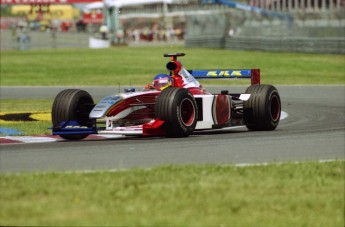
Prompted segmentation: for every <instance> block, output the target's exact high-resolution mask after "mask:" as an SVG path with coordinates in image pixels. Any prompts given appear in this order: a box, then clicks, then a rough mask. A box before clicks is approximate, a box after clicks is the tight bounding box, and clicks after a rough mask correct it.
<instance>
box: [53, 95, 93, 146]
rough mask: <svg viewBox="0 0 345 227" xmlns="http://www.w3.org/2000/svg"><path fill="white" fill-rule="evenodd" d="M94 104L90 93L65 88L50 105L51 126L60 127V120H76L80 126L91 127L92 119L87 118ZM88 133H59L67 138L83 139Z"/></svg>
mask: <svg viewBox="0 0 345 227" xmlns="http://www.w3.org/2000/svg"><path fill="white" fill-rule="evenodd" d="M93 106H94V101H93V99H92V97H91V95H90V94H89V93H88V92H86V91H83V90H79V89H67V90H63V91H61V92H60V93H59V94H58V95H57V96H56V98H55V100H54V103H53V107H52V122H53V128H58V127H61V126H60V124H61V122H64V121H77V122H78V123H79V124H80V125H81V126H87V127H92V125H93V122H94V121H93V120H90V119H89V113H90V111H91V109H92V108H93ZM87 136H88V135H60V137H62V138H64V139H68V140H80V139H84V138H85V137H87Z"/></svg>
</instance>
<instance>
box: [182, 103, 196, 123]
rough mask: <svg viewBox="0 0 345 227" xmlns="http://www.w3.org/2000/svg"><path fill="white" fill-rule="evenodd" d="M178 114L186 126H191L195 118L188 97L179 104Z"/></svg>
mask: <svg viewBox="0 0 345 227" xmlns="http://www.w3.org/2000/svg"><path fill="white" fill-rule="evenodd" d="M180 109H181V111H180V116H181V119H182V121H183V124H184V125H186V126H191V125H192V124H193V122H194V119H195V109H194V105H193V103H192V101H191V100H190V99H187V98H186V99H184V100H183V101H182V102H181V105H180Z"/></svg>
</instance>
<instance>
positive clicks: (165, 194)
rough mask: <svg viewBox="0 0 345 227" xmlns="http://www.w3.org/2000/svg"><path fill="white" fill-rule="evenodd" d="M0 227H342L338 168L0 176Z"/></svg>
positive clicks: (220, 168)
mask: <svg viewBox="0 0 345 227" xmlns="http://www.w3.org/2000/svg"><path fill="white" fill-rule="evenodd" d="M0 182H1V188H2V189H6V190H2V192H1V193H0V203H1V210H0V225H2V226H5V225H26V226H32V225H41V226H43V225H44V226H49V225H54V226H58V225H63V226H72V225H77V226H83V225H88V226H107V225H111V226H257V225H258V224H259V225H261V226H343V225H344V162H343V161H333V162H328V163H314V162H310V163H299V164H292V163H288V164H280V165H273V164H272V165H267V166H250V167H234V166H214V165H204V166H164V167H157V168H153V169H130V170H126V171H117V172H91V173H45V174H32V173H24V174H0Z"/></svg>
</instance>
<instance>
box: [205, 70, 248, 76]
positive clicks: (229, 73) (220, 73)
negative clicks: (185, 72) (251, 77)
mask: <svg viewBox="0 0 345 227" xmlns="http://www.w3.org/2000/svg"><path fill="white" fill-rule="evenodd" d="M206 76H210V77H212V76H215V77H216V76H224V77H227V76H242V72H241V71H240V70H225V71H222V70H217V71H209V72H208V73H207V74H206Z"/></svg>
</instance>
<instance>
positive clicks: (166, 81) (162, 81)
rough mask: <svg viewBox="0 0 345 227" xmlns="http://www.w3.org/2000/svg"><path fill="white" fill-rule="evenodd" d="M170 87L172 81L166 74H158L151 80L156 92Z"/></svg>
mask: <svg viewBox="0 0 345 227" xmlns="http://www.w3.org/2000/svg"><path fill="white" fill-rule="evenodd" d="M171 85H172V79H171V78H170V76H169V75H167V74H158V75H157V76H155V78H153V87H154V88H155V89H157V90H158V91H162V90H163V89H165V88H167V87H169V86H171Z"/></svg>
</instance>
